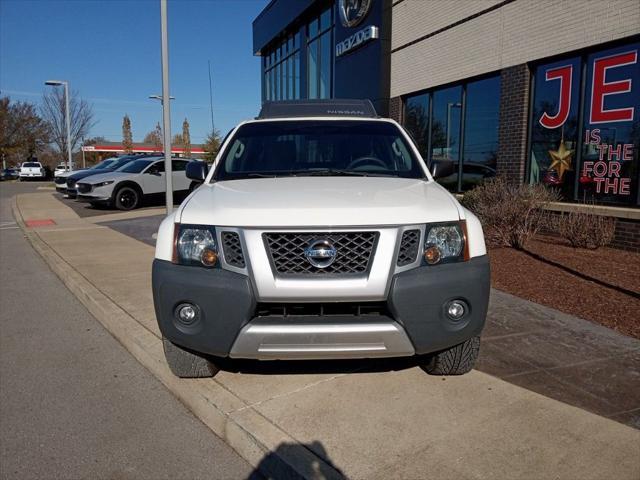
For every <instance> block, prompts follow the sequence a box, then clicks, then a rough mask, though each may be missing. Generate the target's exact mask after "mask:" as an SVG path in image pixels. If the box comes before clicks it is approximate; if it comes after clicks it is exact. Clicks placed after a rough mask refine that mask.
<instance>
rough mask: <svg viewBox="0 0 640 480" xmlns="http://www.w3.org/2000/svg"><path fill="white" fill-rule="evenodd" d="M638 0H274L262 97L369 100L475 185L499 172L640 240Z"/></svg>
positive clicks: (257, 49)
mask: <svg viewBox="0 0 640 480" xmlns="http://www.w3.org/2000/svg"><path fill="white" fill-rule="evenodd" d="M639 50H640V2H638V0H608V1H596V0H584V1H582V0H535V1H534V0H502V1H499V0H393V1H392V0H272V1H271V2H270V3H269V4H268V5H267V6H266V7H265V8H264V10H263V11H262V12H261V13H260V15H259V16H258V17H257V18H256V19H255V20H254V22H253V51H254V54H255V55H259V56H260V57H261V75H262V81H261V88H262V100H263V102H265V101H277V100H288V99H320V98H368V99H370V100H371V101H372V102H373V104H374V105H375V107H376V109H377V111H378V113H379V114H380V115H383V116H389V117H391V118H393V119H395V120H397V121H398V122H400V123H401V124H402V125H404V126H405V128H406V129H407V130H408V131H409V132H410V133H411V135H412V136H413V138H414V139H415V141H416V144H417V145H418V148H419V149H420V151H421V153H422V155H423V157H424V158H425V160H426V161H427V163H428V164H429V165H430V166H432V165H434V164H437V163H449V164H452V165H453V167H454V168H455V173H453V174H451V175H450V176H448V177H445V178H443V179H441V180H439V181H440V182H441V183H442V184H443V185H444V186H445V187H446V188H447V189H449V190H450V191H452V192H456V193H464V192H465V191H467V190H469V189H470V188H473V187H474V186H475V185H478V184H479V183H481V182H482V181H483V180H484V179H486V178H490V177H492V176H495V175H501V176H503V177H505V178H506V179H507V180H508V181H509V182H512V183H522V182H528V183H544V184H547V185H551V186H554V187H556V188H558V189H559V191H560V192H561V194H562V198H563V201H562V202H561V203H558V204H557V205H554V206H552V207H551V208H553V209H556V210H561V211H581V210H584V209H585V208H586V207H585V206H584V204H585V203H586V204H588V205H590V206H591V211H593V207H592V204H594V203H595V204H596V206H595V211H596V212H597V213H599V214H602V215H608V216H613V217H616V219H617V221H616V239H615V244H617V245H618V246H620V247H623V248H627V249H631V250H636V251H640V187H639V184H640V161H639V156H640V61H639V59H638V52H639Z"/></svg>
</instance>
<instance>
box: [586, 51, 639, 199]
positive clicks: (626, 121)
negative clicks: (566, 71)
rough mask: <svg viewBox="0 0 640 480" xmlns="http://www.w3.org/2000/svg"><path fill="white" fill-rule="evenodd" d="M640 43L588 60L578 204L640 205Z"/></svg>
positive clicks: (598, 54)
mask: <svg viewBox="0 0 640 480" xmlns="http://www.w3.org/2000/svg"><path fill="white" fill-rule="evenodd" d="M639 50H640V44H638V43H635V44H631V45H625V46H622V47H618V48H614V49H610V50H604V51H601V52H597V53H594V54H591V55H589V56H588V57H587V73H586V74H587V77H586V78H587V80H589V81H587V84H586V92H585V99H586V101H585V104H584V110H583V111H584V117H583V128H582V132H580V137H581V140H582V144H583V145H582V159H581V162H580V163H581V165H580V168H579V169H578V199H579V200H582V201H595V202H598V203H617V204H627V205H634V204H638V170H639V168H640V167H639V161H638V156H639V150H640V119H639V118H638V117H639V116H640V87H639V85H640V63H638V51H639Z"/></svg>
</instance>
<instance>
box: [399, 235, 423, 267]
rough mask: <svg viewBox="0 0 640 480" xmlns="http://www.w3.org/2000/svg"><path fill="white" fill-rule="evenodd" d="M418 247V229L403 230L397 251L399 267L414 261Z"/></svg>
mask: <svg viewBox="0 0 640 480" xmlns="http://www.w3.org/2000/svg"><path fill="white" fill-rule="evenodd" d="M419 247H420V230H405V232H404V233H403V234H402V240H401V241H400V250H399V251H398V261H397V264H398V266H399V267H404V266H406V265H410V264H412V263H413V262H415V261H416V257H417V256H418V250H419Z"/></svg>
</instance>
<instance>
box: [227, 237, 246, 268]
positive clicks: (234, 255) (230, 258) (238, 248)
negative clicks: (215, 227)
mask: <svg viewBox="0 0 640 480" xmlns="http://www.w3.org/2000/svg"><path fill="white" fill-rule="evenodd" d="M222 249H223V251H224V259H225V261H226V262H227V264H228V265H231V266H232V267H238V268H244V267H245V262H244V254H243V252H242V244H241V243H240V236H239V235H238V234H237V233H236V232H222Z"/></svg>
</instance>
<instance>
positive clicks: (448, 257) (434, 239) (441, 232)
mask: <svg viewBox="0 0 640 480" xmlns="http://www.w3.org/2000/svg"><path fill="white" fill-rule="evenodd" d="M464 250H465V232H464V224H461V223H451V224H439V225H427V230H426V236H425V242H424V260H425V262H427V264H428V265H436V264H438V263H446V262H452V261H453V262H455V261H458V260H463V259H464Z"/></svg>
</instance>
